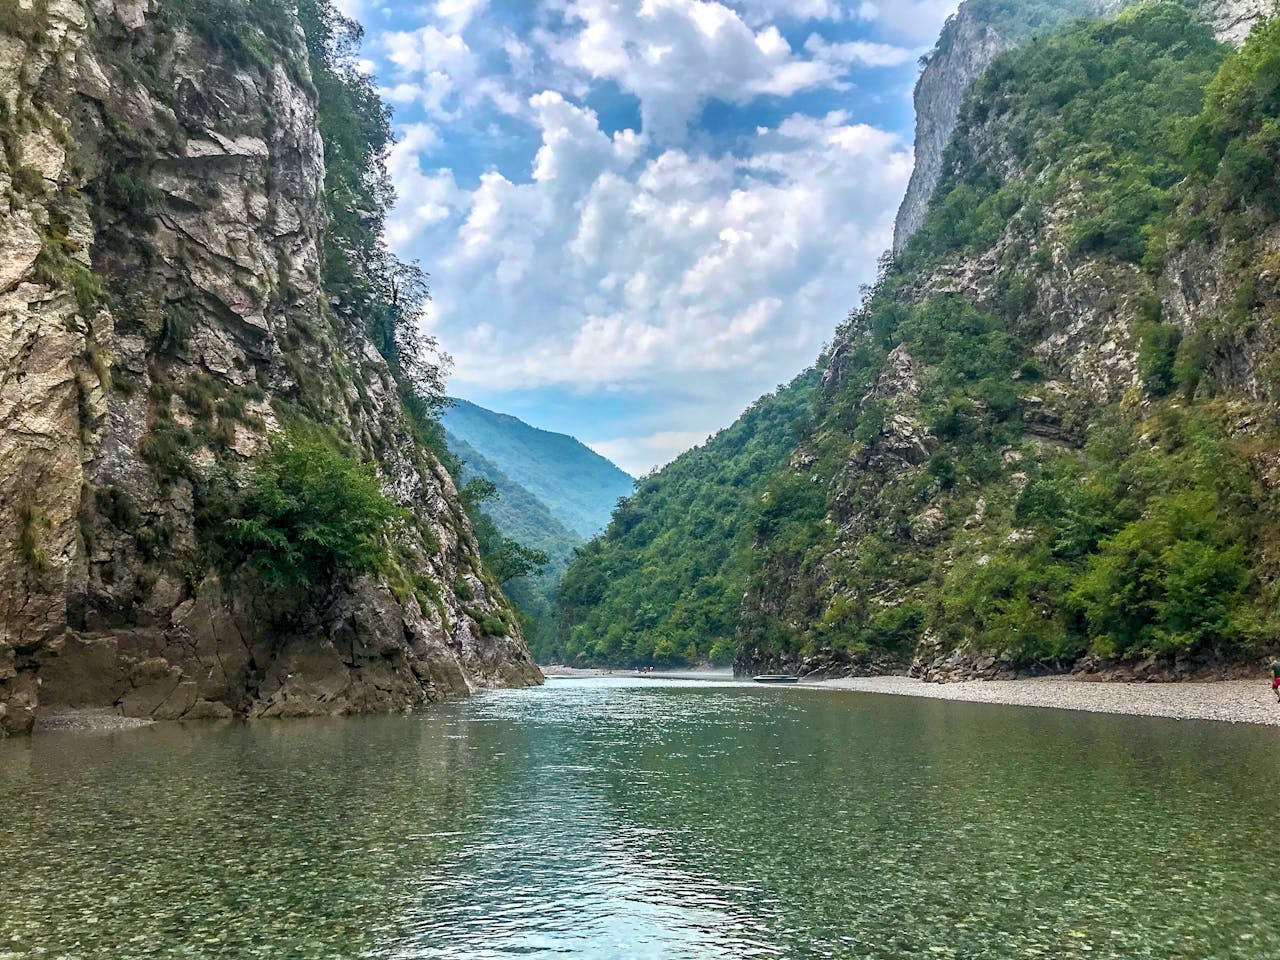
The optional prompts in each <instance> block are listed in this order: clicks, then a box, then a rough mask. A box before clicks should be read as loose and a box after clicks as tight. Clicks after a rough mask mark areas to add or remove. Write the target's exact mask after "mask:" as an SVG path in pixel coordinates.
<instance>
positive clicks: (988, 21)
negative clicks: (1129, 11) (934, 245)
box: [893, 0, 1274, 252]
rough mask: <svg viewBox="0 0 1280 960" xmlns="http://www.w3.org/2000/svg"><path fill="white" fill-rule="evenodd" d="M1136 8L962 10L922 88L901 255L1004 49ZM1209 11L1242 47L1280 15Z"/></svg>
mask: <svg viewBox="0 0 1280 960" xmlns="http://www.w3.org/2000/svg"><path fill="white" fill-rule="evenodd" d="M1132 2H1133V0H1069V2H1064V3H1054V4H1049V5H1046V6H1041V5H1040V4H1037V3H1034V2H1028V3H1026V4H1024V5H1017V4H1014V5H1008V4H1004V5H995V4H990V3H986V2H983V0H966V2H965V3H962V4H961V5H960V9H959V10H958V11H957V12H956V14H955V16H954V17H952V18H951V19H950V20H948V21H947V24H946V26H945V27H944V28H943V31H942V36H941V37H940V38H939V40H938V43H937V46H935V47H934V50H933V52H932V53H931V54H930V55H929V57H928V58H927V62H926V64H925V68H924V70H923V72H922V73H921V74H920V80H919V82H918V83H917V84H916V90H915V108H916V137H915V153H916V162H915V168H914V169H913V170H912V173H911V182H910V184H909V185H908V187H907V193H906V196H905V197H904V198H903V200H902V206H901V207H900V208H899V210H898V219H897V222H896V224H895V225H894V235H893V249H894V252H898V251H901V250H902V248H903V247H904V246H906V244H907V241H908V240H910V239H911V237H912V235H913V234H914V233H915V232H916V231H917V230H918V229H920V226H921V224H922V223H924V217H925V213H926V211H927V209H928V206H929V198H930V197H932V196H933V190H934V188H935V187H936V186H937V185H938V177H939V176H940V174H941V172H942V158H943V154H944V153H945V152H946V149H947V144H948V143H950V142H951V135H952V134H953V133H954V132H955V128H956V122H957V120H958V119H959V116H960V106H961V104H962V103H963V102H964V98H965V96H966V94H968V92H969V88H970V87H971V86H972V85H973V82H974V81H975V80H977V79H978V77H980V76H982V74H983V72H984V71H985V70H986V69H987V67H989V66H990V65H991V62H992V61H993V60H994V59H995V58H996V57H997V56H999V55H1000V54H1001V53H1003V52H1004V51H1005V50H1008V49H1010V48H1012V47H1015V46H1017V45H1018V44H1019V43H1022V42H1023V41H1025V40H1026V39H1028V38H1029V37H1031V36H1034V35H1036V34H1041V35H1043V34H1044V33H1045V32H1047V31H1051V30H1052V29H1053V28H1054V27H1055V26H1057V25H1059V24H1061V23H1062V22H1063V21H1065V20H1068V19H1070V18H1072V17H1097V16H1109V15H1112V14H1115V13H1116V12H1118V11H1119V10H1121V9H1123V8H1124V7H1126V6H1128V5H1130V4H1131V3H1132ZM1202 7H1203V13H1204V15H1205V17H1206V18H1207V19H1208V20H1209V21H1210V22H1211V23H1213V25H1214V27H1215V30H1216V31H1217V33H1218V36H1219V37H1220V38H1222V39H1224V40H1228V41H1230V42H1233V43H1240V42H1242V41H1243V40H1244V38H1245V37H1246V36H1247V35H1248V33H1249V30H1250V29H1251V28H1252V27H1253V25H1254V24H1255V23H1257V21H1258V20H1259V19H1260V18H1261V17H1263V16H1265V15H1267V14H1269V13H1270V12H1271V11H1272V10H1273V9H1274V0H1209V2H1206V3H1204V4H1203V5H1202Z"/></svg>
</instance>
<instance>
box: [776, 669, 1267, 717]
mask: <svg viewBox="0 0 1280 960" xmlns="http://www.w3.org/2000/svg"><path fill="white" fill-rule="evenodd" d="M801 686H802V687H812V688H819V689H831V690H852V691H855V692H858V693H881V694H888V695H892V696H905V697H925V698H928V699H931V700H955V701H964V702H968V703H993V704H1003V705H1006V706H1020V707H1047V708H1050V709H1055V710H1083V711H1086V712H1088V713H1118V714H1128V715H1131V716H1142V717H1169V718H1172V719H1175V720H1218V721H1221V722H1224V723H1259V724H1267V725H1270V726H1280V703H1277V702H1276V698H1275V695H1274V694H1273V693H1272V692H1271V685H1270V684H1269V683H1268V682H1267V681H1266V680H1265V679H1258V680H1219V681H1214V682H1212V683H1115V682H1107V681H1090V680H1073V679H1071V678H1069V677H1037V678H1034V679H1025V680H968V681H963V682H960V683H925V682H924V681H923V680H913V679H911V678H910V677H851V678H848V679H843V680H817V681H813V682H804V683H802V684H801Z"/></svg>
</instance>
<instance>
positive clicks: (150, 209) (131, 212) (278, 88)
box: [0, 0, 540, 733]
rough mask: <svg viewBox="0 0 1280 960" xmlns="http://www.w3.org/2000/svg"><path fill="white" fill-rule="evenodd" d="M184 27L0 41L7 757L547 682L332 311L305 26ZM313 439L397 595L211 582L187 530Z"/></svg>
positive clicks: (160, 14) (63, 5)
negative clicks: (65, 710)
mask: <svg viewBox="0 0 1280 960" xmlns="http://www.w3.org/2000/svg"><path fill="white" fill-rule="evenodd" d="M184 9H185V5H184V6H182V7H180V6H179V5H177V4H173V3H169V2H166V0H95V2H93V3H86V2H79V0H47V2H44V0H40V2H35V0H32V2H29V3H23V2H20V3H19V4H18V5H17V7H16V10H17V13H16V14H15V15H14V16H13V17H11V18H7V19H6V22H5V24H4V31H3V32H0V78H3V82H2V83H0V101H2V103H0V134H2V135H3V145H4V150H3V154H2V156H0V194H3V195H4V198H5V203H4V205H3V207H0V210H2V211H3V212H0V351H3V352H2V355H0V460H2V461H3V462H4V463H5V465H6V468H5V470H4V471H3V472H0V513H2V514H3V517H4V520H3V524H2V526H0V529H3V531H4V534H5V535H4V537H3V539H2V541H0V730H3V731H6V732H10V733H12V732H21V731H23V730H26V729H28V728H29V727H30V725H31V722H32V720H33V718H34V716H35V713H36V712H37V711H38V710H48V709H53V708H57V707H90V706H104V705H109V706H114V707H116V708H117V709H118V710H119V711H121V712H122V713H124V714H126V715H129V716H145V717H158V718H183V717H185V718H192V717H206V716H230V715H254V716H285V715H304V714H317V713H320V714H335V713H353V712H369V711H390V710H402V709H406V708H410V707H414V706H419V705H421V704H424V703H427V702H430V701H433V700H436V699H440V698H442V697H447V696H454V695H459V694H465V693H467V692H468V691H470V690H472V689H475V688H477V687H481V686H493V685H521V684H529V683H536V682H539V681H540V674H539V673H538V670H537V668H536V667H535V666H534V665H533V663H532V661H531V660H530V658H529V656H528V653H527V650H526V648H525V646H524V643H523V640H522V639H521V637H520V633H519V629H518V627H517V626H516V623H517V619H516V616H515V614H514V611H513V610H512V609H511V608H510V606H509V604H507V602H506V600H505V599H504V598H503V597H502V595H501V594H500V592H499V591H498V590H497V589H496V587H495V586H494V585H493V583H492V581H491V580H489V578H488V577H487V574H485V572H484V569H483V565H482V563H481V561H480V559H479V556H478V551H477V548H476V545H475V541H474V538H473V536H472V534H471V530H470V526H469V524H468V521H467V518H466V516H465V514H464V513H463V511H462V508H461V506H460V504H459V502H458V498H457V494H456V491H455V490H454V488H453V484H452V482H451V480H450V478H449V476H448V474H447V473H446V472H445V471H444V469H443V468H442V467H441V466H440V464H439V463H438V462H436V461H435V459H434V458H433V457H432V456H431V455H430V454H429V453H428V452H426V451H425V450H424V449H423V448H422V447H421V446H420V444H418V443H417V441H416V440H415V438H414V436H413V434H412V432H411V430H410V428H409V425H408V423H407V421H406V420H405V416H404V414H403V411H402V410H401V405H400V399H399V392H398V390H397V387H396V384H395V382H394V381H393V379H392V377H391V375H390V372H389V371H388V369H387V367H386V364H385V363H384V362H383V361H382V359H381V357H380V356H379V355H378V353H377V351H376V350H375V349H374V348H373V347H372V345H371V344H370V342H369V340H368V338H367V336H366V335H365V333H364V330H363V325H362V324H361V322H360V320H359V318H356V317H343V316H338V315H335V313H334V311H333V310H332V309H331V308H330V307H329V304H328V303H327V298H326V296H325V293H324V290H323V289H322V285H321V280H320V270H321V256H320V237H321V230H322V229H323V225H324V223H325V219H326V211H325V208H324V200H323V183H324V159H323V149H322V145H321V142H320V137H319V133H318V129H317V124H316V105H315V99H314V98H315V92H314V88H313V87H312V85H311V83H310V81H309V78H308V76H307V68H306V55H305V48H304V46H303V38H302V35H301V32H300V30H299V29H298V26H297V24H296V22H292V20H291V19H289V18H291V17H292V14H287V15H286V19H285V21H284V23H285V24H286V28H285V30H284V33H283V34H282V35H281V36H276V37H274V38H273V39H272V42H273V43H275V44H280V45H282V48H281V49H282V54H281V55H280V56H278V57H256V56H254V55H253V53H252V50H253V49H254V47H253V45H252V44H250V45H249V46H248V52H246V51H245V50H240V51H237V50H235V49H233V48H229V47H228V46H226V45H225V44H224V43H220V42H219V39H218V38H217V37H215V36H211V35H210V34H209V32H208V30H207V29H201V28H199V27H197V26H195V25H193V24H192V23H191V22H189V21H187V20H186V19H184V17H183V16H182V15H181V11H182V10H184ZM284 9H285V7H284V5H281V7H280V10H282V11H283V10H284ZM298 416H305V417H306V418H308V419H311V420H314V421H318V422H321V423H324V424H326V425H328V426H330V427H332V428H333V429H334V430H336V431H337V432H338V433H339V434H340V435H341V436H342V437H343V438H344V439H346V440H347V441H348V442H349V443H351V444H352V445H353V446H354V448H355V449H356V450H357V451H359V452H360V453H361V454H362V455H363V456H364V457H365V458H367V459H369V460H371V461H372V462H374V463H376V465H377V468H378V471H379V475H380V477H381V479H382V482H383V486H384V489H385V490H386V491H387V493H388V494H389V495H391V496H392V497H393V498H394V499H395V500H396V501H397V502H398V503H399V504H400V505H402V506H403V507H405V508H406V509H407V510H409V511H410V520H409V521H408V522H407V523H406V525H405V530H404V531H403V532H402V535H401V536H400V537H398V540H399V542H398V543H397V545H396V547H397V549H396V565H395V569H394V571H393V572H392V573H391V574H388V575H386V576H382V577H378V578H365V579H363V580H360V581H358V582H356V583H353V584H333V585H329V586H327V587H324V588H323V589H320V590H318V591H317V592H316V594H317V595H306V596H302V597H297V596H293V597H289V598H287V599H284V598H280V597H275V598H270V597H266V596H260V595H256V594H255V593H253V592H246V591H245V590H243V589H242V588H241V587H240V585H238V584H226V583H223V582H221V581H220V579H219V577H218V575H217V574H216V573H214V572H212V571H211V570H210V568H209V566H208V565H207V564H205V563H203V562H202V560H203V547H202V544H201V542H200V537H199V535H198V529H197V527H198V523H197V519H198V513H199V510H200V505H201V498H202V496H203V495H204V492H205V491H206V489H207V487H208V481H209V480H210V478H212V477H214V476H215V475H216V474H217V473H218V472H219V471H223V470H236V469H239V468H240V467H241V466H243V465H244V464H245V463H246V462H247V461H248V459H249V458H251V457H253V456H254V455H255V454H256V453H258V452H260V451H261V450H262V449H263V448H264V446H265V444H266V441H267V438H268V436H269V435H270V433H271V432H272V431H273V430H274V429H277V428H278V427H279V425H280V423H281V421H282V419H284V418H290V417H298Z"/></svg>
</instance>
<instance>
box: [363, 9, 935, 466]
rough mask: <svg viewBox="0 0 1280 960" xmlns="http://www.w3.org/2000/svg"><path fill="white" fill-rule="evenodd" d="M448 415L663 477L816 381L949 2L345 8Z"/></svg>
mask: <svg viewBox="0 0 1280 960" xmlns="http://www.w3.org/2000/svg"><path fill="white" fill-rule="evenodd" d="M339 6H340V7H341V8H342V9H343V11H344V12H345V13H347V14H348V15H349V16H352V17H354V18H355V19H357V20H359V21H360V22H361V23H362V24H364V26H365V30H366V34H365V41H364V46H363V52H362V55H363V57H364V58H365V60H364V62H363V64H362V67H363V69H366V70H368V71H370V72H371V73H372V74H373V76H374V77H375V78H376V81H377V83H378V85H379V87H380V89H381V91H382V95H383V97H384V98H385V99H386V100H387V102H388V103H390V104H391V106H392V108H393V111H394V122H395V128H396V132H397V138H398V142H397V144H396V146H395V147H394V148H393V149H392V151H391V154H390V157H389V159H388V166H389V170H390V172H391V175H392V177H393V179H394V181H395V185H396V189H397V195H398V200H397V205H396V208H395V210H394V212H393V215H392V217H391V219H390V221H389V239H390V241H391V244H392V246H393V248H394V249H395V250H396V252H397V253H398V254H399V255H400V256H401V257H403V258H405V259H409V260H417V261H419V262H420V263H421V264H422V266H423V268H424V269H426V270H427V271H428V272H429V273H430V275H431V291H432V298H433V302H432V306H431V310H430V313H429V315H428V318H427V320H426V323H427V325H428V327H429V329H430V332H431V333H433V334H434V335H435V336H437V337H438V338H439V340H440V341H441V343H442V345H443V346H444V348H445V349H446V350H447V351H448V352H449V353H450V354H451V355H452V357H453V359H454V371H453V375H452V378H451V381H450V389H451V391H452V392H453V393H454V394H456V395H457V396H461V397H464V398H466V399H468V400H472V401H473V402H475V403H478V404H480V405H482V406H485V407H489V408H490V409H494V410H498V411H501V412H504V413H510V414H513V415H515V416H517V417H520V418H521V419H523V420H526V421H528V422H529V423H531V424H533V425H534V426H538V427H542V428H544V429H548V430H555V431H560V432H564V433H569V434H572V435H574V436H576V437H578V438H580V439H581V440H583V441H584V442H586V443H587V444H589V445H590V446H591V447H592V448H594V449H595V450H597V451H598V452H600V453H602V454H604V455H605V456H607V457H609V458H610V459H612V460H613V461H614V462H615V463H617V464H618V465H619V466H621V467H622V468H623V469H624V470H626V471H628V472H629V473H632V474H634V475H642V474H644V473H645V472H647V471H649V470H650V469H652V468H654V467H656V466H659V465H661V464H663V463H666V462H668V461H669V460H671V459H672V458H673V457H675V456H676V455H677V454H679V453H680V452H682V451H683V450H685V449H688V448H689V447H691V446H694V445H696V444H698V443H701V442H702V441H703V440H705V439H706V437H707V436H708V435H709V434H711V433H714V432H715V431H716V430H718V429H720V428H722V427H725V426H727V425H728V424H730V423H731V422H732V421H733V420H734V419H735V418H736V417H737V416H738V415H739V414H740V413H741V412H742V411H743V410H744V409H745V408H746V407H747V406H749V405H750V404H751V403H752V401H754V400H755V399H756V398H757V397H759V396H760V395H762V394H764V393H767V392H769V391H771V390H772V389H774V388H775V387H776V386H777V385H778V384H780V383H785V382H786V381H788V380H790V379H791V378H792V377H794V376H795V375H796V374H798V373H800V372H801V371H802V370H803V369H805V368H806V367H807V366H809V365H810V364H812V363H813V361H814V359H815V358H816V357H817V355H818V353H819V352H820V350H821V348H822V345H823V343H824V342H826V341H827V340H829V339H830V337H831V334H832V333H833V331H834V330H835V328H836V326H837V325H838V324H839V323H840V322H841V321H842V320H843V319H844V317H845V316H846V315H847V314H848V312H849V311H850V310H851V309H852V308H854V307H855V306H856V305H857V303H858V300H859V291H860V288H861V287H862V285H863V284H865V283H868V282H870V281H871V280H872V279H874V276H875V270H876V261H877V259H878V258H879V256H880V255H881V253H882V252H883V251H884V250H885V249H886V248H887V247H888V246H889V244H890V241H891V238H892V231H893V217H894V214H895V213H896V211H897V207H898V204H899V202H900V200H901V198H902V194H903V192H904V191H905V189H906V184H907V180H908V179H909V177H910V173H911V164H912V155H911V139H912V127H913V124H914V118H913V114H912V108H911V90H912V87H913V85H914V83H915V79H916V76H917V74H918V71H919V66H918V60H919V57H920V56H921V54H923V53H924V52H926V51H927V50H928V49H929V48H930V47H931V46H932V44H933V41H934V40H935V38H936V37H937V34H938V31H939V30H940V29H941V26H942V23H943V21H944V20H945V18H946V17H947V16H948V15H949V14H950V13H951V12H952V11H953V10H954V7H955V6H956V0H719V2H716V0H536V2H535V0H420V2H408V3H406V2H397V3H392V4H386V3H379V2H378V0H340V2H339Z"/></svg>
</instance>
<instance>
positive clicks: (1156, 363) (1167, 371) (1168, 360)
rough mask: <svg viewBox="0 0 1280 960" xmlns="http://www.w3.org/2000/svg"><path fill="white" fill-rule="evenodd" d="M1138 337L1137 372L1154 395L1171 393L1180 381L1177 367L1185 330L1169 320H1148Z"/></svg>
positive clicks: (1159, 395)
mask: <svg viewBox="0 0 1280 960" xmlns="http://www.w3.org/2000/svg"><path fill="white" fill-rule="evenodd" d="M1139 338H1140V341H1139V347H1138V376H1140V377H1141V378H1142V382H1143V384H1144V385H1145V386H1146V388H1147V391H1148V392H1149V393H1150V394H1151V395H1152V396H1155V397H1164V396H1168V395H1169V394H1170V393H1172V392H1173V389H1174V387H1175V386H1176V384H1177V377H1176V376H1175V373H1174V367H1175V365H1176V363H1177V359H1178V347H1179V345H1180V344H1181V343H1182V331H1181V330H1179V329H1178V328H1177V327H1175V326H1173V325H1172V324H1168V323H1147V324H1146V325H1144V326H1143V327H1142V328H1141V329H1140V330H1139Z"/></svg>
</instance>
